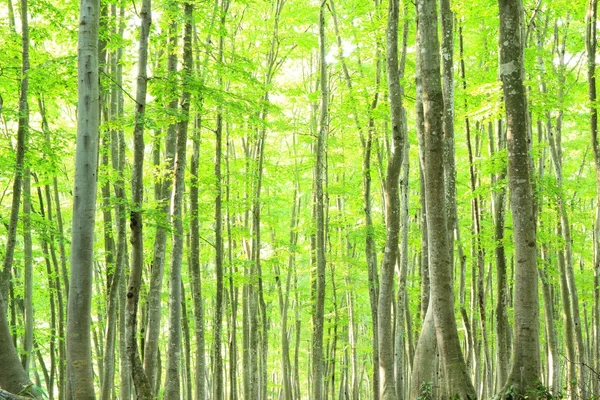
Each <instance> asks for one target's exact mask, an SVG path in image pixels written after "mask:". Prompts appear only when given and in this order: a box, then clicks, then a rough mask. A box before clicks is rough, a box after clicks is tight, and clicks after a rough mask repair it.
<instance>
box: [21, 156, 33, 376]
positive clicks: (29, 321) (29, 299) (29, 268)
mask: <svg viewBox="0 0 600 400" xmlns="http://www.w3.org/2000/svg"><path fill="white" fill-rule="evenodd" d="M24 175H25V176H24V177H23V247H24V249H23V259H24V264H25V272H24V275H25V276H24V286H25V288H24V289H25V293H24V295H23V303H24V310H23V314H24V315H23V319H24V323H25V338H24V343H23V344H24V346H23V347H24V348H23V350H24V351H25V354H23V356H22V359H21V364H22V365H23V369H24V370H25V373H26V374H28V375H29V369H30V367H31V363H32V357H33V244H32V243H31V173H30V171H29V168H26V169H25V174H24Z"/></svg>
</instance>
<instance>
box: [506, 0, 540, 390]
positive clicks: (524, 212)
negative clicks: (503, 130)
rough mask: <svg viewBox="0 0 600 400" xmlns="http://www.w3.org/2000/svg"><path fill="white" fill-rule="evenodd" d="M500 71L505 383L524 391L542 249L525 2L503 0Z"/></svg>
mask: <svg viewBox="0 0 600 400" xmlns="http://www.w3.org/2000/svg"><path fill="white" fill-rule="evenodd" d="M499 7H500V38H499V43H500V76H501V78H502V84H503V85H502V86H503V91H504V104H505V109H506V120H507V144H508V178H509V187H510V205H511V211H512V215H513V230H514V241H515V259H516V262H517V263H516V266H515V297H514V313H515V325H514V347H513V357H512V363H511V368H510V372H509V376H508V379H507V381H506V383H505V387H504V388H502V389H501V390H500V394H502V393H504V392H506V390H507V389H508V388H509V387H511V386H512V389H513V390H514V391H515V393H516V394H517V395H520V396H523V395H525V394H526V393H527V391H528V390H530V389H535V388H536V386H537V382H538V381H539V379H540V349H539V305H538V285H537V259H536V257H537V251H536V237H535V220H534V218H535V217H534V208H533V193H532V187H531V181H530V171H529V168H530V167H529V149H528V141H527V121H528V116H527V99H526V93H525V87H524V85H523V75H524V71H523V43H522V40H523V37H522V35H523V33H522V29H523V23H522V18H523V8H522V7H523V6H522V4H521V0H499Z"/></svg>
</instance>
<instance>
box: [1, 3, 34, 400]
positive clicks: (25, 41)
mask: <svg viewBox="0 0 600 400" xmlns="http://www.w3.org/2000/svg"><path fill="white" fill-rule="evenodd" d="M9 5H10V3H9ZM9 8H10V10H11V11H12V6H11V7H9ZM11 21H12V26H13V27H14V16H13V17H12V19H11ZM21 29H22V45H23V50H22V67H21V74H22V75H21V76H22V77H23V78H22V79H21V93H20V97H19V121H18V127H17V149H16V163H15V171H16V172H15V180H14V182H13V191H12V206H11V213H10V222H9V226H8V234H7V239H6V247H5V250H4V260H3V269H2V278H1V279H0V349H3V351H2V352H0V365H2V366H3V368H1V369H0V387H2V388H4V389H5V390H9V391H11V392H14V393H21V392H22V390H23V388H27V387H28V386H30V385H31V381H30V380H29V377H28V376H27V373H26V372H25V370H24V369H23V366H22V365H21V363H20V361H19V356H18V354H17V351H16V348H15V344H14V341H13V338H12V337H11V333H10V329H9V323H8V320H7V318H6V312H7V304H8V301H7V300H8V298H9V286H10V275H11V271H12V267H13V258H14V250H15V244H16V236H17V224H18V218H19V209H20V202H21V192H22V187H23V176H24V173H25V166H24V164H25V163H24V161H25V153H26V151H27V141H28V136H29V135H28V130H29V104H28V101H27V96H28V88H29V26H28V17H27V1H26V0H22V1H21ZM13 30H14V29H13Z"/></svg>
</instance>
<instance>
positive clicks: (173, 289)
mask: <svg viewBox="0 0 600 400" xmlns="http://www.w3.org/2000/svg"><path fill="white" fill-rule="evenodd" d="M192 17H193V6H192V4H191V3H189V2H186V3H185V5H184V18H185V29H184V31H185V33H184V38H183V72H184V81H183V94H182V96H181V120H180V121H179V122H178V126H177V128H178V132H177V157H176V159H175V171H174V176H175V187H174V195H173V222H174V228H175V229H174V232H173V256H172V260H171V274H170V279H169V288H170V291H169V293H170V295H169V344H168V346H167V374H166V378H165V379H166V381H165V395H164V396H165V397H164V398H165V399H175V398H179V397H180V396H181V390H180V382H179V368H180V362H181V301H182V294H181V293H182V292H181V264H182V260H183V242H184V240H183V239H184V232H183V221H182V219H183V213H182V208H183V195H184V191H183V190H184V185H185V180H184V178H185V162H186V147H187V131H188V121H189V118H188V117H189V113H190V99H191V93H190V87H191V84H190V81H191V74H192V68H193V57H192Z"/></svg>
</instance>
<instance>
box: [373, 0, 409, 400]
mask: <svg viewBox="0 0 600 400" xmlns="http://www.w3.org/2000/svg"><path fill="white" fill-rule="evenodd" d="M399 7H400V2H399V1H398V0H390V2H389V7H388V25H387V31H386V38H387V71H388V91H389V101H390V113H391V118H392V151H391V154H390V158H389V160H388V165H387V171H386V180H385V222H386V240H385V252H384V255H383V261H382V264H381V281H380V285H379V300H378V306H377V310H378V315H377V323H378V326H377V335H378V339H379V349H378V352H379V373H380V376H379V379H380V383H379V397H380V399H382V400H395V399H396V385H395V377H394V352H393V346H391V344H392V343H393V342H394V339H393V332H392V297H393V285H394V267H395V265H396V261H397V260H398V243H399V234H400V195H399V192H398V182H399V178H400V168H401V166H402V156H403V144H404V136H405V122H404V110H403V108H402V92H403V90H402V87H401V86H400V73H399V60H398V18H399Z"/></svg>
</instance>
